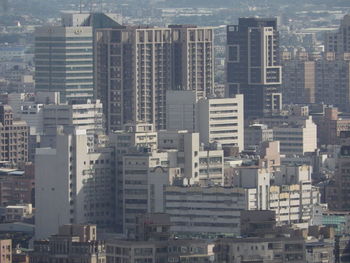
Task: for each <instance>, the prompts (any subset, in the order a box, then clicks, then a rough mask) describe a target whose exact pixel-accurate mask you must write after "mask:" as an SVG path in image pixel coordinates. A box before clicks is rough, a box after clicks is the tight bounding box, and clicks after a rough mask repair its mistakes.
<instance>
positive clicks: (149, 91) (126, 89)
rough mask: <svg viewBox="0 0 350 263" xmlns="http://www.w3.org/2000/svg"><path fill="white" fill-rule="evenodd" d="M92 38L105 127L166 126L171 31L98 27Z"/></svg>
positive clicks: (98, 96)
mask: <svg viewBox="0 0 350 263" xmlns="http://www.w3.org/2000/svg"><path fill="white" fill-rule="evenodd" d="M95 41H96V52H95V53H96V57H95V59H96V64H95V65H96V93H97V94H96V96H97V98H100V99H101V101H102V104H103V105H104V113H105V115H106V124H107V125H106V126H107V130H108V131H112V130H121V129H122V127H123V124H125V123H128V122H131V121H133V122H138V121H143V122H147V123H151V124H153V125H154V126H155V127H156V128H158V129H163V128H165V98H166V89H168V88H169V87H170V86H171V42H172V41H171V30H170V29H168V28H147V27H145V28H135V27H128V28H124V29H101V30H98V31H97V33H96V39H95Z"/></svg>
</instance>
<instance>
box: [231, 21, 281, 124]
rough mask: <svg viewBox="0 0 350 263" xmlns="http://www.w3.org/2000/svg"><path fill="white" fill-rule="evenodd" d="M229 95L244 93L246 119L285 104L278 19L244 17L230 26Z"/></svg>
mask: <svg viewBox="0 0 350 263" xmlns="http://www.w3.org/2000/svg"><path fill="white" fill-rule="evenodd" d="M226 61H227V63H226V67H227V81H226V96H227V97H232V96H233V95H235V94H244V111H245V117H246V118H255V117H262V116H266V115H271V114H273V113H277V112H279V110H280V109H281V106H282V105H281V104H282V96H281V82H282V79H281V71H282V70H281V66H280V59H279V34H278V31H277V20H276V19H275V18H240V19H239V23H238V25H232V26H227V59H226Z"/></svg>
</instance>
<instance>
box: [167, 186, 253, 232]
mask: <svg viewBox="0 0 350 263" xmlns="http://www.w3.org/2000/svg"><path fill="white" fill-rule="evenodd" d="M247 197H248V196H247V191H246V190H244V189H243V188H223V187H209V188H208V187H198V186H192V187H179V186H168V187H166V189H165V212H166V213H168V214H169V215H170V220H171V223H172V226H171V227H170V229H171V231H173V232H176V233H177V234H180V235H181V234H183V235H191V236H195V235H197V236H198V235H213V236H216V235H220V234H225V235H232V236H234V235H240V211H241V210H245V209H247Z"/></svg>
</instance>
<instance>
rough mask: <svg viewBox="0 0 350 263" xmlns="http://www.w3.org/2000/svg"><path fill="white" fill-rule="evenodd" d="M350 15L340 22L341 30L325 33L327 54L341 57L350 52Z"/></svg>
mask: <svg viewBox="0 0 350 263" xmlns="http://www.w3.org/2000/svg"><path fill="white" fill-rule="evenodd" d="M349 26H350V15H345V16H344V17H343V19H342V20H341V22H340V26H339V29H338V30H337V31H334V32H331V31H330V32H326V33H325V36H324V37H325V52H335V53H337V54H339V55H341V54H343V53H346V52H350V41H349V39H348V37H347V35H348V34H349Z"/></svg>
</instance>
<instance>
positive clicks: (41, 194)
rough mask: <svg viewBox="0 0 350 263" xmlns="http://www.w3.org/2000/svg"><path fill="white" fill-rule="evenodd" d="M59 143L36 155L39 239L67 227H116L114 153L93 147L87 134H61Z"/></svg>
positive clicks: (41, 150) (37, 235)
mask: <svg viewBox="0 0 350 263" xmlns="http://www.w3.org/2000/svg"><path fill="white" fill-rule="evenodd" d="M56 142H57V143H56V147H55V148H39V149H37V152H36V170H35V185H36V189H37V191H35V200H36V220H35V225H36V238H39V239H42V238H47V237H48V236H50V235H52V234H54V233H57V231H58V227H59V226H60V225H63V224H73V223H74V224H83V223H95V224H97V225H98V226H99V227H101V228H104V229H106V228H111V227H113V223H114V220H115V215H114V210H115V197H114V196H115V195H114V192H115V168H116V167H115V160H114V158H115V157H114V155H113V154H114V149H113V148H111V147H104V146H103V145H100V146H99V145H95V146H94V147H93V148H91V147H89V146H88V136H87V134H86V131H85V130H74V131H59V132H58V134H57V138H56Z"/></svg>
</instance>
